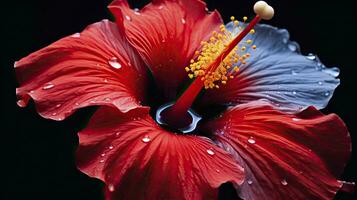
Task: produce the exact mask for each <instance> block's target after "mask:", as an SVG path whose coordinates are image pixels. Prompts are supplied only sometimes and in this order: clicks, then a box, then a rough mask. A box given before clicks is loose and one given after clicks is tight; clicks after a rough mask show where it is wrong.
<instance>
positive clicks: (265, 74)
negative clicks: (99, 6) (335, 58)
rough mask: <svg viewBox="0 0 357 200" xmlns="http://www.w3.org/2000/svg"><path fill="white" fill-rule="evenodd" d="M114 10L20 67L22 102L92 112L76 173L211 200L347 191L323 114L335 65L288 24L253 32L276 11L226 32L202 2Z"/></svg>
mask: <svg viewBox="0 0 357 200" xmlns="http://www.w3.org/2000/svg"><path fill="white" fill-rule="evenodd" d="M109 9H110V10H111V12H112V13H113V14H114V16H115V18H116V22H115V23H113V22H110V21H108V20H103V21H101V22H98V23H95V24H92V25H90V26H88V27H87V28H86V29H85V30H84V31H83V32H81V33H75V34H73V35H71V36H68V37H65V38H63V39H60V40H59V41H57V42H55V43H53V44H51V45H49V46H48V47H45V48H43V49H41V50H39V51H37V52H35V53H32V54H30V55H29V56H27V57H25V58H22V59H21V60H19V61H18V62H16V63H15V68H16V74H17V78H18V81H19V83H20V87H19V88H17V90H16V94H17V96H18V98H19V100H18V105H19V106H21V107H24V106H26V105H27V104H28V102H29V100H30V99H33V100H34V102H35V104H36V107H37V111H38V113H39V114H40V115H41V116H43V117H44V118H48V119H53V120H64V119H65V118H66V117H68V116H69V115H71V114H72V113H73V112H74V111H75V110H77V109H79V108H83V107H87V106H98V109H97V111H96V112H95V113H94V115H93V116H92V118H91V120H90V121H89V123H88V125H87V127H86V128H85V129H84V130H82V131H81V132H80V133H78V135H79V147H78V149H77V166H78V168H79V169H80V170H81V171H82V172H84V173H85V174H87V175H88V176H90V177H95V178H98V179H100V180H102V181H103V182H105V184H106V187H105V195H106V198H107V199H190V200H191V199H215V198H217V195H218V188H219V187H220V186H221V185H222V184H223V183H226V182H231V183H232V184H233V185H234V187H235V188H236V189H237V193H238V195H239V196H240V197H241V198H243V199H303V200H305V199H332V198H333V197H334V196H335V194H336V192H337V191H338V190H339V189H341V187H342V186H344V185H345V184H346V183H344V182H342V181H339V180H338V177H339V175H340V174H341V172H342V171H343V168H344V166H345V164H346V162H347V161H348V159H349V156H350V152H351V142H350V137H349V133H348V130H347V128H346V126H345V124H344V123H343V121H342V120H341V119H340V118H339V117H338V116H336V115H334V114H330V115H324V114H322V113H321V112H320V111H319V110H318V109H321V108H324V107H325V106H326V104H327V103H328V101H329V99H330V98H331V97H332V94H333V92H334V89H335V88H336V87H337V86H338V84H339V79H337V76H338V69H337V68H327V67H325V66H324V65H323V64H322V63H321V62H320V61H319V60H318V58H317V57H316V56H315V55H312V54H310V55H308V56H303V55H301V54H300V52H299V46H298V45H297V43H295V42H292V41H290V40H289V34H288V32H287V31H286V30H283V29H277V28H275V27H272V26H269V25H263V24H257V25H255V24H256V23H257V22H259V21H260V19H261V18H263V19H269V18H271V17H272V15H273V9H272V8H271V7H270V6H269V5H267V4H266V3H264V2H259V3H257V4H256V6H255V11H256V13H257V14H258V15H257V16H256V17H255V18H254V19H253V20H252V21H251V23H249V24H247V23H246V20H247V18H243V21H238V20H236V19H234V17H232V18H231V19H232V22H230V23H228V24H227V25H223V21H222V19H221V17H220V15H219V13H218V12H217V11H213V12H209V11H208V10H207V9H206V8H205V4H204V3H203V2H201V1H199V0H177V1H174V0H154V1H153V2H152V3H150V4H148V5H147V6H145V7H144V8H143V9H141V10H138V9H131V8H130V7H129V5H128V3H127V2H126V1H125V0H116V1H114V2H113V3H112V4H111V5H110V6H109ZM254 25H255V26H254ZM253 27H254V29H253ZM248 33H249V34H248ZM237 38H238V39H237ZM238 42H239V44H237V43H238ZM227 49H228V50H227ZM231 50H232V51H231ZM190 83H191V84H190ZM202 88H203V89H202ZM200 91H203V92H201V93H200V94H198V93H199V92H200ZM177 98H178V99H177ZM194 100H195V102H194V104H193V105H192V103H193V101H194ZM172 102H175V103H172Z"/></svg>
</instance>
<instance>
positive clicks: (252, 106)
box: [205, 101, 351, 200]
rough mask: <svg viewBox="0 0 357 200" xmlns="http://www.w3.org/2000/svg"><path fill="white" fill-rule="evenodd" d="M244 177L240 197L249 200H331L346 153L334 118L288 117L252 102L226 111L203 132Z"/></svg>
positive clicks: (311, 113)
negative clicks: (241, 169) (209, 133)
mask: <svg viewBox="0 0 357 200" xmlns="http://www.w3.org/2000/svg"><path fill="white" fill-rule="evenodd" d="M205 129H206V130H207V131H209V130H211V131H212V133H213V137H215V138H216V139H215V140H216V142H217V143H218V144H220V146H221V147H222V148H224V149H226V150H227V151H228V152H230V153H231V154H232V155H234V157H235V158H236V160H237V161H238V162H239V164H240V165H242V166H243V167H244V169H245V171H246V181H245V183H244V184H243V185H242V186H241V187H240V188H239V190H238V192H239V195H240V196H241V197H242V198H244V199H247V200H253V199H261V197H264V199H272V200H273V199H301V200H306V199H311V200H314V199H316V200H318V199H319V200H321V199H326V200H327V199H332V198H333V197H334V196H335V193H336V192H337V191H338V190H339V189H340V187H341V186H342V184H341V182H339V181H337V177H338V176H339V175H340V173H341V172H342V170H343V168H344V166H345V164H346V162H347V161H348V159H349V156H350V152H351V141H350V137H349V134H348V131H347V129H346V127H345V125H344V123H343V122H342V120H341V119H340V118H338V117H337V116H336V115H334V114H330V115H326V116H325V115H323V114H321V113H320V112H319V111H318V110H316V109H315V108H313V107H309V108H308V109H307V110H305V111H303V112H301V113H299V114H296V115H287V114H284V113H282V112H281V111H277V110H275V109H274V108H273V107H272V106H271V105H270V104H269V103H266V102H264V101H255V102H251V103H247V104H242V105H239V106H236V107H234V108H231V109H229V110H228V111H227V112H226V113H224V114H223V116H222V117H220V118H219V119H217V120H213V121H211V122H208V124H207V125H206V126H205Z"/></svg>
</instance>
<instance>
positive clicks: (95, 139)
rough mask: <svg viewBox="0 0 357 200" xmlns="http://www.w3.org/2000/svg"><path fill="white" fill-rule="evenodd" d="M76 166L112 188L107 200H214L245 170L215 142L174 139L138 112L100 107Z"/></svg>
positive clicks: (239, 180)
mask: <svg viewBox="0 0 357 200" xmlns="http://www.w3.org/2000/svg"><path fill="white" fill-rule="evenodd" d="M79 140H80V144H79V148H78V151H77V165H78V167H79V169H80V170H81V171H82V172H84V173H86V174H88V175H89V176H91V177H96V178H99V179H101V180H103V181H104V182H105V183H106V184H107V189H106V196H107V199H190V200H192V199H212V198H216V197H217V192H218V189H217V188H218V187H219V186H220V185H221V184H222V183H225V182H228V181H229V182H233V183H234V184H236V185H240V184H241V183H242V182H243V176H244V175H243V169H242V168H241V167H240V166H239V165H238V164H237V163H236V162H235V161H234V160H233V159H232V158H231V157H230V155H229V154H227V153H226V152H225V151H224V150H222V149H221V148H219V147H218V146H216V145H214V144H213V143H212V141H210V140H208V139H205V138H201V137H196V136H183V135H175V134H173V133H170V132H167V131H165V130H163V129H162V128H161V127H159V126H158V125H157V124H156V123H155V122H154V121H153V119H152V118H151V117H150V116H149V115H148V114H147V113H144V112H140V111H138V110H137V109H135V110H132V111H130V112H128V113H120V112H118V111H117V110H115V109H112V108H109V107H101V108H100V109H99V110H98V111H97V112H96V113H95V114H94V116H93V117H92V119H91V121H90V123H89V125H88V127H87V128H86V129H85V130H83V131H81V132H80V133H79Z"/></svg>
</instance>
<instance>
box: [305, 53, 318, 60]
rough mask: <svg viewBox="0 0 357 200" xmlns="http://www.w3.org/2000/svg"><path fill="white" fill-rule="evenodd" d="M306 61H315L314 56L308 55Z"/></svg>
mask: <svg viewBox="0 0 357 200" xmlns="http://www.w3.org/2000/svg"><path fill="white" fill-rule="evenodd" d="M306 58H307V59H309V60H315V59H316V56H314V55H313V54H309V55H307V56H306Z"/></svg>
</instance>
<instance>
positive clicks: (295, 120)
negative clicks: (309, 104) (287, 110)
mask: <svg viewBox="0 0 357 200" xmlns="http://www.w3.org/2000/svg"><path fill="white" fill-rule="evenodd" d="M292 120H293V121H294V122H298V121H300V120H301V119H299V118H292Z"/></svg>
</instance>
